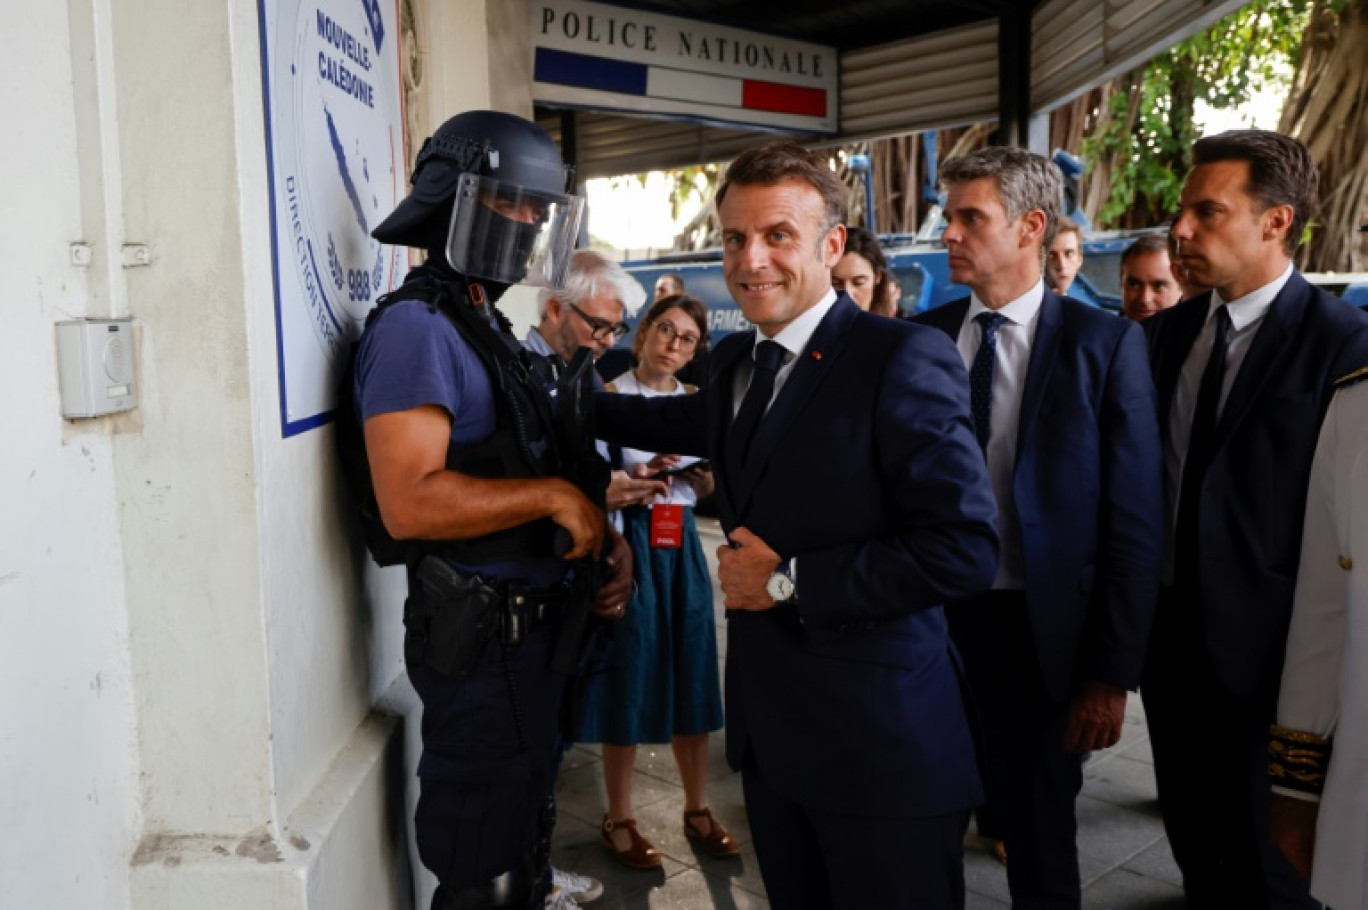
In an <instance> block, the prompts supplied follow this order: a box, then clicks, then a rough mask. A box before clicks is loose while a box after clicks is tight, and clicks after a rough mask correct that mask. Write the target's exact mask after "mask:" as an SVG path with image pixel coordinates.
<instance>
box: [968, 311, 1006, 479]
mask: <svg viewBox="0 0 1368 910" xmlns="http://www.w3.org/2000/svg"><path fill="white" fill-rule="evenodd" d="M1006 319H1007V317H1006V316H1003V315H1002V314H1001V313H991V312H984V313H979V314H978V315H977V316H975V317H974V321H975V322H977V323H978V324H979V328H980V329H982V330H983V338H982V340H981V341H980V342H979V349H978V353H977V354H975V355H974V362H973V364H972V365H970V367H969V409H970V411H971V412H972V414H973V417H974V435H975V436H976V437H978V444H979V448H981V449H983V450H984V452H985V453H986V452H987V451H988V440H989V439H991V438H992V436H993V366H994V364H996V363H997V333H998V327H999V326H1001V325H1002V323H1003V322H1004V321H1005V320H1006Z"/></svg>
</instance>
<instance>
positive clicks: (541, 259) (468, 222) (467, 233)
mask: <svg viewBox="0 0 1368 910" xmlns="http://www.w3.org/2000/svg"><path fill="white" fill-rule="evenodd" d="M583 214H584V200H583V199H580V198H579V197H577V196H569V195H551V194H547V193H544V192H537V191H534V190H528V189H524V188H522V187H518V186H511V185H509V184H507V183H503V182H500V181H499V180H496V179H494V178H492V177H481V176H480V175H478V174H462V175H461V178H460V183H459V185H458V186H457V190H456V199H455V203H454V204H453V205H452V207H451V228H450V230H448V231H447V241H446V257H447V262H449V263H450V264H451V267H452V268H453V269H455V270H456V271H458V272H460V273H461V274H462V275H466V276H468V277H471V278H483V279H485V280H486V281H494V282H498V283H500V284H528V285H532V286H534V287H545V288H552V289H557V290H558V289H560V288H561V287H562V285H563V284H564V282H565V272H566V270H567V269H568V268H569V265H570V254H571V253H573V252H574V250H575V240H576V238H578V237H579V227H580V218H581V217H582V216H583Z"/></svg>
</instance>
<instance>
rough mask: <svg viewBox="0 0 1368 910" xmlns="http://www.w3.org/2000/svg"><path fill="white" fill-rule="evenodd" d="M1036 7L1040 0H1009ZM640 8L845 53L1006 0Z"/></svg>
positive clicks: (654, 1) (987, 15) (982, 15)
mask: <svg viewBox="0 0 1368 910" xmlns="http://www.w3.org/2000/svg"><path fill="white" fill-rule="evenodd" d="M1007 2H1010V3H1013V4H1014V5H1017V6H1025V7H1028V8H1034V7H1035V6H1036V2H1035V0H1007ZM629 5H631V6H635V7H639V8H641V9H649V10H655V11H657V12H662V13H671V14H674V15H681V16H691V17H694V18H699V19H711V20H713V21H716V22H719V23H722V24H725V25H734V26H737V27H738V28H748V29H754V30H756V31H762V32H771V33H773V34H776V35H783V36H785V37H788V38H794V39H797V40H800V41H812V42H815V43H817V44H826V45H830V46H834V47H836V48H838V49H839V50H842V51H849V50H855V49H858V48H864V47H870V46H872V45H875V44H886V43H888V42H890V41H898V40H901V39H903V38H912V37H915V36H917V35H925V34H927V33H929V32H937V31H942V30H944V29H950V28H957V27H959V26H962V25H969V24H972V23H975V22H982V21H984V20H987V19H994V20H995V19H996V18H997V17H998V15H999V13H1000V11H1001V9H1002V7H1003V2H1002V0H845V2H833V0H644V2H636V3H631V4H629Z"/></svg>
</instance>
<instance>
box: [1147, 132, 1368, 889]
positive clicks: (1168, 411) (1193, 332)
mask: <svg viewBox="0 0 1368 910" xmlns="http://www.w3.org/2000/svg"><path fill="white" fill-rule="evenodd" d="M1193 161H1194V162H1195V166H1194V167H1193V169H1192V172H1191V173H1189V174H1188V176H1187V180H1186V182H1185V183H1184V185H1183V191H1182V197H1181V205H1180V210H1179V214H1178V217H1177V220H1176V221H1175V222H1174V225H1173V228H1172V234H1173V237H1174V238H1175V239H1176V241H1177V244H1178V258H1179V261H1180V263H1181V265H1182V267H1183V269H1184V270H1185V271H1186V272H1187V273H1188V274H1190V275H1191V276H1192V279H1193V280H1194V281H1196V282H1198V283H1200V284H1202V285H1205V286H1207V287H1210V288H1212V289H1213V290H1212V291H1210V292H1209V293H1205V294H1201V295H1199V296H1197V297H1193V298H1191V299H1189V300H1185V301H1183V302H1182V303H1180V304H1178V305H1177V306H1175V307H1173V308H1172V309H1169V310H1165V311H1164V312H1162V313H1159V314H1157V315H1155V316H1152V317H1151V318H1150V319H1149V320H1147V321H1146V322H1145V332H1146V335H1147V336H1148V339H1149V348H1150V362H1151V364H1152V366H1153V369H1154V379H1155V385H1156V387H1157V389H1158V393H1159V423H1160V427H1161V428H1162V430H1163V434H1164V489H1165V501H1166V503H1167V507H1168V516H1167V518H1168V524H1169V528H1170V529H1171V533H1170V535H1169V544H1168V547H1167V554H1166V558H1165V569H1164V582H1165V584H1164V587H1163V589H1162V591H1161V595H1160V601H1159V608H1158V611H1157V613H1156V615H1155V621H1154V635H1153V640H1152V642H1151V646H1150V652H1149V658H1148V665H1147V667H1146V671H1145V678H1144V682H1143V685H1142V689H1141V691H1142V693H1143V695H1144V698H1145V707H1146V710H1147V712H1148V717H1149V729H1150V734H1151V737H1152V742H1153V747H1154V763H1155V774H1156V776H1157V778H1158V783H1159V803H1160V808H1161V809H1162V810H1163V812H1164V825H1165V827H1166V829H1167V831H1168V835H1169V840H1170V842H1171V844H1172V846H1173V853H1174V856H1175V858H1176V859H1177V860H1178V865H1179V868H1181V869H1182V871H1183V888H1184V890H1185V891H1186V892H1187V897H1188V904H1189V906H1192V907H1221V908H1225V907H1241V908H1243V907H1250V908H1261V907H1313V906H1318V905H1317V904H1315V903H1313V902H1312V901H1311V899H1310V898H1309V897H1308V895H1307V891H1306V884H1305V882H1304V881H1301V880H1300V879H1297V878H1296V877H1295V876H1294V875H1293V873H1292V870H1291V868H1290V867H1289V866H1288V865H1287V863H1286V861H1285V860H1284V859H1283V858H1282V857H1281V856H1280V855H1279V854H1278V853H1277V851H1275V850H1274V849H1272V847H1271V845H1270V844H1269V841H1268V834H1267V832H1268V801H1269V790H1268V778H1267V757H1266V754H1265V752H1266V749H1267V746H1268V730H1269V725H1270V723H1271V722H1272V721H1273V717H1274V709H1275V706H1276V698H1277V694H1278V680H1279V674H1280V671H1281V665H1282V659H1283V650H1284V646H1285V645H1286V640H1287V627H1288V622H1289V618H1290V616H1291V610H1292V592H1293V588H1294V585H1295V583H1296V574H1297V562H1298V559H1299V556H1300V545H1301V532H1302V519H1303V515H1304V513H1305V507H1306V489H1307V483H1308V478H1309V476H1310V468H1311V458H1312V454H1313V453H1314V452H1315V448H1316V438H1317V435H1318V434H1319V430H1320V423H1321V419H1322V417H1323V416H1324V414H1325V409H1326V407H1327V406H1328V404H1329V401H1330V397H1331V394H1332V393H1333V391H1334V381H1335V379H1336V378H1337V377H1339V376H1343V375H1344V374H1346V373H1348V372H1349V371H1350V370H1352V369H1356V368H1357V367H1359V366H1361V365H1362V364H1363V363H1365V362H1368V319H1366V318H1365V317H1364V315H1363V314H1362V313H1359V312H1358V311H1357V310H1355V309H1353V308H1352V307H1350V306H1348V305H1347V304H1345V303H1344V302H1343V301H1340V300H1338V299H1336V298H1334V297H1332V296H1330V295H1329V294H1326V293H1324V292H1322V291H1320V290H1318V289H1316V288H1313V287H1312V286H1311V285H1309V284H1307V283H1306V281H1305V279H1303V278H1302V276H1301V275H1300V274H1298V272H1297V270H1296V269H1295V268H1293V266H1292V262H1291V256H1292V253H1293V251H1294V250H1295V249H1296V247H1297V243H1298V240H1299V239H1300V237H1301V234H1302V229H1303V227H1304V226H1305V224H1306V219H1307V215H1308V213H1309V211H1310V209H1311V205H1312V202H1313V200H1314V196H1315V188H1316V168H1315V165H1314V164H1313V163H1312V162H1311V158H1310V155H1308V154H1307V151H1306V149H1305V148H1304V147H1303V146H1302V145H1301V143H1299V142H1297V141H1296V140H1294V139H1289V138H1287V137H1285V136H1279V135H1278V134H1276V133H1271V132H1265V131H1262V130H1241V131H1236V132H1230V133H1222V134H1221V135H1219V136H1212V137H1208V138H1205V139H1202V140H1200V141H1199V142H1197V143H1196V145H1195V146H1194V147H1193Z"/></svg>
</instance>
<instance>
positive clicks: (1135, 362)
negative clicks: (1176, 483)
mask: <svg viewBox="0 0 1368 910" xmlns="http://www.w3.org/2000/svg"><path fill="white" fill-rule="evenodd" d="M940 176H941V182H942V183H943V184H944V185H945V187H946V191H947V197H946V203H945V218H946V222H947V226H946V229H945V233H944V235H943V236H942V240H943V241H944V243H945V246H946V249H947V251H948V253H949V259H950V276H951V278H952V279H953V280H954V281H956V282H958V283H960V284H964V285H967V286H968V287H969V288H970V289H971V290H972V291H973V294H972V296H970V297H967V298H965V299H963V300H957V301H955V302H953V303H950V304H947V305H945V306H943V307H940V308H939V309H936V310H932V311H931V312H929V313H925V314H923V315H922V316H920V317H918V321H919V322H922V323H924V324H926V325H933V326H936V327H937V328H939V329H941V330H943V331H944V332H945V333H946V334H947V335H949V336H950V337H951V338H952V339H954V340H955V341H956V342H957V344H958V346H959V350H960V354H961V356H962V357H963V358H964V363H965V365H966V366H967V367H968V368H969V380H970V385H971V392H970V397H971V402H972V407H973V414H974V421H975V426H976V430H977V433H978V440H979V443H980V444H981V445H982V446H983V449H984V453H985V455H986V459H987V462H988V474H989V476H990V477H991V478H992V482H993V488H994V491H995V492H996V494H997V503H998V532H999V536H1000V538H1001V542H1002V544H1001V558H1000V560H999V562H998V573H997V579H996V580H995V582H994V583H993V588H992V590H991V591H988V592H987V593H984V594H982V595H980V596H978V597H975V598H972V599H970V600H968V601H965V602H963V603H957V604H951V605H950V606H949V607H948V608H947V613H948V615H949V618H950V630H951V634H952V636H953V638H954V640H955V643H956V644H957V645H958V646H959V648H960V651H961V653H962V654H963V655H964V663H965V668H966V669H967V671H968V676H969V684H970V689H971V690H972V691H973V693H974V699H975V702H976V704H977V705H978V708H979V716H980V719H981V722H982V724H983V733H984V741H985V752H986V755H987V763H986V764H987V768H986V771H985V779H986V783H987V789H988V797H989V804H990V806H991V807H992V809H993V815H994V819H995V826H996V827H997V828H998V830H999V831H1000V832H1001V834H1002V836H1003V839H1004V841H1005V842H1006V845H1007V856H1008V863H1007V880H1008V883H1009V885H1010V886H1011V891H1012V906H1014V907H1016V908H1018V910H1022V908H1046V907H1049V908H1074V910H1076V908H1078V907H1079V905H1080V901H1081V893H1080V892H1081V889H1080V883H1079V874H1078V849H1077V847H1076V843H1075V839H1076V836H1077V824H1076V822H1075V818H1074V800H1075V798H1076V797H1077V796H1078V791H1079V789H1080V788H1081V787H1082V784H1083V773H1082V759H1081V755H1082V754H1084V753H1087V752H1088V751H1090V750H1093V749H1102V748H1106V747H1107V746H1110V745H1113V744H1114V743H1115V742H1116V741H1117V739H1119V738H1120V735H1121V724H1122V721H1123V718H1124V713H1125V706H1126V691H1127V690H1128V689H1134V688H1136V687H1137V686H1138V685H1139V682H1140V671H1141V667H1142V666H1143V663H1144V651H1145V645H1146V643H1147V640H1148V637H1149V629H1150V620H1151V618H1152V616H1153V611H1154V599H1155V595H1156V593H1157V592H1158V587H1159V561H1160V553H1161V550H1162V546H1163V536H1164V530H1163V510H1162V505H1161V503H1162V500H1161V497H1160V472H1159V465H1160V449H1159V424H1158V417H1157V412H1156V406H1155V396H1154V385H1153V383H1152V382H1151V381H1150V373H1149V366H1148V364H1147V363H1146V360H1145V344H1144V335H1143V333H1142V332H1141V331H1140V327H1139V326H1137V325H1134V324H1132V323H1130V322H1128V321H1126V320H1122V319H1117V318H1116V317H1115V316H1112V315H1110V314H1108V313H1105V312H1103V311H1101V310H1097V309H1093V308H1092V307H1089V306H1087V305H1086V304H1083V303H1080V302H1078V301H1077V300H1073V299H1071V298H1068V297H1058V296H1056V295H1055V294H1054V293H1053V292H1052V291H1050V290H1048V289H1047V288H1046V287H1045V285H1044V283H1043V282H1042V280H1041V259H1042V256H1041V250H1042V248H1046V249H1048V248H1049V244H1050V239H1051V236H1052V235H1053V234H1054V232H1055V227H1056V225H1057V224H1058V221H1059V200H1060V183H1061V178H1060V175H1059V171H1058V170H1057V169H1056V168H1055V166H1054V165H1053V164H1051V163H1050V162H1049V161H1047V160H1046V159H1044V158H1042V157H1040V156H1039V155H1034V154H1032V153H1030V152H1028V151H1026V150H1024V149H1016V148H986V149H982V150H980V151H977V152H974V153H972V154H969V155H965V156H963V157H959V158H952V159H950V160H949V161H946V162H945V164H944V165H942V167H941V174H940Z"/></svg>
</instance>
